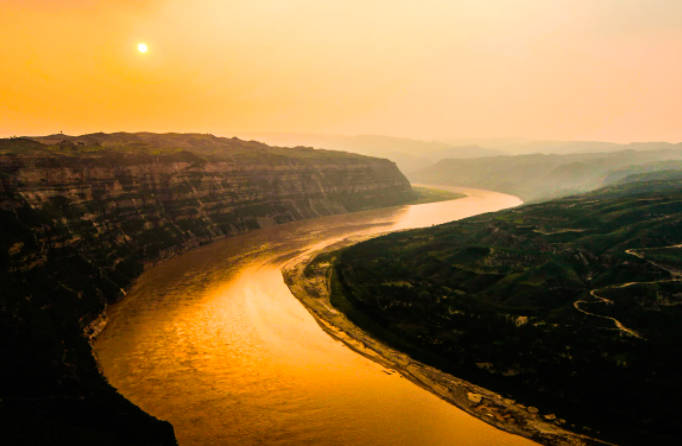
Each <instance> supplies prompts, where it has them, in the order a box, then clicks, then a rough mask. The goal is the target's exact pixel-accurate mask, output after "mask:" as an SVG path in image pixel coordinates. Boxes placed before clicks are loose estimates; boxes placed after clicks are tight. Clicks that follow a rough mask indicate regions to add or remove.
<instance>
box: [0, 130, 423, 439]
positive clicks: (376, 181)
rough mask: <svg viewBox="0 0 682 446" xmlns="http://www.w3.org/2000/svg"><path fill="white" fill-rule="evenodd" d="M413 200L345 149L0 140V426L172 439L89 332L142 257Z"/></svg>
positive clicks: (372, 161)
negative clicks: (93, 349) (106, 372)
mask: <svg viewBox="0 0 682 446" xmlns="http://www.w3.org/2000/svg"><path fill="white" fill-rule="evenodd" d="M411 198H413V192H412V190H411V188H410V185H409V183H408V182H407V180H406V179H405V178H404V176H403V175H402V174H401V173H400V172H399V171H398V169H397V168H396V167H395V165H394V164H393V163H391V162H390V161H388V160H381V159H376V158H369V157H363V156H358V155H351V154H346V153H341V152H329V151H322V150H312V149H308V148H293V149H282V148H272V147H268V146H265V145H263V144H260V143H255V142H244V141H240V140H235V139H224V138H215V137H213V136H210V135H154V134H139V135H138V134H116V135H103V134H96V135H86V136H84V137H76V138H74V137H65V136H63V135H53V136H52V137H46V138H37V139H36V138H34V139H13V140H2V141H0V223H1V224H2V231H1V232H2V234H1V235H0V278H1V279H2V283H3V288H4V289H3V295H2V297H1V298H0V343H1V344H2V348H3V353H4V355H5V364H6V365H5V366H4V367H3V368H2V371H1V372H0V373H1V374H2V375H1V376H0V383H1V384H0V398H2V399H1V400H0V417H2V419H3V421H9V422H8V428H7V429H6V430H5V433H4V435H6V436H8V437H9V439H10V440H14V441H17V442H19V441H24V440H25V441H28V442H43V443H51V444H55V443H65V442H68V443H70V444H79V443H85V442H88V443H93V442H98V443H100V444H101V443H104V444H121V443H125V444H173V443H174V438H173V434H172V428H171V427H170V425H168V424H167V423H164V422H160V421H158V420H156V419H153V418H152V417H150V416H148V415H146V414H144V413H143V412H142V411H140V410H139V409H138V408H136V407H135V406H133V405H132V404H130V403H129V402H127V401H126V400H125V399H123V398H122V397H121V396H120V395H118V394H117V393H115V392H114V390H113V389H112V388H111V387H110V386H109V385H108V384H107V383H106V382H105V380H104V378H102V377H101V376H100V375H99V373H98V371H97V366H96V363H95V361H94V359H93V358H92V356H91V354H90V349H89V345H88V342H87V341H88V340H87V335H90V334H92V331H93V330H96V329H97V327H98V326H101V325H102V324H101V322H102V317H101V315H102V313H103V311H104V309H105V308H106V305H107V303H110V302H113V301H115V300H116V299H118V298H120V297H121V296H122V295H123V294H124V292H125V291H124V290H125V289H126V288H127V287H128V286H129V285H130V283H131V282H132V280H133V279H134V278H135V277H137V276H138V275H139V274H140V273H141V272H142V270H143V268H144V265H145V264H149V263H150V262H154V261H157V260H159V259H162V258H164V257H167V256H170V255H173V254H175V253H177V252H180V251H183V250H186V249H189V248H192V247H195V246H198V245H201V244H204V243H208V242H210V241H211V240H214V239H216V238H220V237H225V236H230V235H233V234H237V233H240V232H244V231H248V230H251V229H256V228H260V227H264V226H268V225H273V224H279V223H285V222H288V221H293V220H298V219H303V218H310V217H316V216H321V215H329V214H337V213H342V212H348V211H354V210H360V209H365V208H371V207H379V206H386V205H393V204H400V203H405V202H406V201H408V200H410V199H411ZM36 425H39V426H41V428H40V429H35V428H32V427H31V426H36ZM1 435H3V434H0V436H1ZM26 439H28V440H26ZM10 442H11V441H10Z"/></svg>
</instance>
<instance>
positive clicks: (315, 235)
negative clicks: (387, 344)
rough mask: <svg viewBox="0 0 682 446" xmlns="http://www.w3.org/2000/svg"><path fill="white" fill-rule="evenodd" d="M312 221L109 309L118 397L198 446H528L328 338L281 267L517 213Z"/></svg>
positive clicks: (447, 211)
mask: <svg viewBox="0 0 682 446" xmlns="http://www.w3.org/2000/svg"><path fill="white" fill-rule="evenodd" d="M456 190H459V191H462V192H464V193H466V194H467V195H468V196H467V197H466V198H462V199H458V200H452V201H444V202H438V203H430V204H422V205H414V206H401V207H393V208H386V209H380V210H375V211H368V212H360V213H354V214H347V215H340V216H332V217H324V218H319V219H314V220H306V221H300V222H294V223H288V224H285V225H280V226H275V227H271V228H266V229H261V230H257V231H253V232H250V233H247V234H244V235H240V236H237V237H232V238H228V239H224V240H220V241H218V242H215V243H213V244H210V245H207V246H204V247H202V248H199V249H196V250H193V251H190V252H188V253H186V254H183V255H181V256H178V257H175V258H173V259H170V260H167V261H164V262H162V263H159V264H158V265H156V266H154V267H152V268H150V269H148V270H147V271H145V272H144V274H143V275H142V276H141V277H140V278H139V279H138V281H137V282H136V284H135V286H134V287H133V288H132V289H131V290H130V292H129V294H128V296H127V297H126V298H125V299H124V300H123V301H122V302H121V303H119V304H116V305H114V306H112V307H110V308H109V323H108V325H107V327H106V329H105V330H104V332H103V333H102V334H100V336H99V337H98V338H97V340H96V343H95V349H94V350H95V354H96V356H97V359H98V362H99V364H100V366H101V368H102V370H103V372H104V374H105V376H106V377H107V379H108V380H109V382H111V384H112V385H113V386H114V387H116V388H117V389H118V390H119V392H121V393H122V394H123V395H124V396H125V397H126V398H128V399H129V400H131V401H132V402H133V403H135V404H137V405H138V406H140V407H141V408H142V409H143V410H145V411H146V412H148V413H150V414H152V415H154V416H156V417H158V418H161V419H164V420H168V421H170V422H171V423H172V424H173V426H174V428H175V433H176V436H177V438H178V441H179V443H180V445H181V446H188V445H228V444H229V445H251V444H283V445H284V444H286V445H306V444H323V445H420V446H427V445H462V446H463V445H520V444H531V442H530V441H529V440H526V439H524V438H521V437H519V436H516V435H512V434H509V433H506V432H503V431H500V430H498V429H496V428H494V427H492V426H490V425H488V424H486V423H484V422H483V421H480V420H478V419H476V418H474V417H472V416H471V415H469V414H467V413H465V412H463V411H461V410H459V409H458V408H456V407H455V406H452V405H450V404H448V403H446V402H445V401H443V400H441V399H439V398H437V397H436V396H434V395H432V394H431V393H429V392H428V391H426V390H424V389H422V388H421V387H418V386H417V385H415V384H413V383H412V382H410V381H408V380H406V379H404V378H402V377H401V376H400V375H399V374H398V373H396V372H394V371H392V370H387V369H385V368H384V367H382V366H380V365H378V364H376V363H374V362H372V361H371V360H369V359H367V358H365V357H363V356H361V355H359V354H357V353H355V352H353V351H352V350H350V349H348V348H347V347H345V346H344V345H343V344H342V343H340V342H338V341H336V340H334V339H332V338H331V337H330V336H328V335H327V334H326V333H325V332H324V331H322V329H321V328H320V327H319V326H318V325H317V323H316V322H315V321H314V319H313V317H312V316H311V315H310V314H309V313H308V312H307V311H306V310H305V308H304V307H303V306H302V305H301V304H300V303H299V302H298V300H296V298H294V297H293V296H292V295H291V293H290V292H289V289H288V288H287V287H286V285H285V284H284V281H283V279H282V275H281V272H280V268H281V265H282V264H284V263H285V262H287V261H289V260H291V259H292V258H293V257H295V256H296V255H299V254H300V253H301V252H304V251H306V250H309V249H319V248H322V247H324V246H326V245H328V244H330V243H332V242H335V241H337V240H340V239H343V238H345V237H347V236H355V235H360V234H378V233H382V232H386V231H392V230H399V229H406V228H414V227H422V226H430V225H433V224H439V223H443V222H446V221H451V220H455V219H459V218H464V217H467V216H471V215H475V214H480V213H483V212H489V211H494V210H499V209H502V208H506V207H510V206H515V205H518V204H519V203H520V200H519V199H518V198H516V197H513V196H510V195H505V194H500V193H496V192H489V191H482V190H474V189H461V188H460V189H456Z"/></svg>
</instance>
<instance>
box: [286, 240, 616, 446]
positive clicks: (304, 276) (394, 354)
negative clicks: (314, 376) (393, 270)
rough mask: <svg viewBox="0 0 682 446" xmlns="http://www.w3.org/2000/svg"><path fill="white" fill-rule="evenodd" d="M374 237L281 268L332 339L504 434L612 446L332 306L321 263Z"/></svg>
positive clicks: (327, 274)
mask: <svg viewBox="0 0 682 446" xmlns="http://www.w3.org/2000/svg"><path fill="white" fill-rule="evenodd" d="M373 237H376V235H375V236H366V237H356V238H346V239H344V240H343V241H341V242H337V243H334V244H331V245H329V246H327V247H325V248H323V249H321V250H317V251H309V252H306V253H304V254H302V255H299V256H297V257H295V258H294V259H292V260H290V261H288V262H287V263H285V264H283V265H282V276H283V278H284V281H285V283H286V284H287V286H288V287H289V289H290V291H291V293H292V294H293V295H294V296H295V297H296V298H297V299H298V300H299V301H300V302H301V304H302V305H303V306H304V308H305V309H306V310H307V311H308V312H309V313H310V314H311V315H312V316H313V318H314V319H315V321H316V322H317V323H318V325H319V326H320V327H321V328H322V329H323V330H324V331H325V332H326V333H327V334H329V335H330V336H331V337H333V338H335V339H337V340H339V341H341V342H343V343H344V344H345V345H346V346H347V347H349V348H350V349H352V350H354V351H355V352H357V353H359V354H361V355H363V356H365V357H367V358H369V359H371V360H372V361H375V362H377V363H379V364H381V365H382V366H384V367H387V368H389V369H391V370H395V371H396V372H398V373H399V374H400V375H402V376H403V377H405V378H407V379H408V380H410V381H412V382H413V383H415V384H417V385H418V386H420V387H422V388H424V389H425V390H428V391H429V392H431V393H433V394H434V395H436V396H438V397H439V398H442V399H443V400H445V401H447V402H449V403H451V404H453V405H455V406H456V407H458V408H460V409H462V410H463V411H465V412H467V413H468V414H470V415H472V416H474V417H476V418H478V419H480V420H482V421H484V422H486V423H488V424H490V425H492V426H494V427H496V428H498V429H501V430H503V431H506V432H510V433H512V434H516V435H520V436H523V437H526V438H529V439H531V440H533V441H536V442H538V443H541V444H545V445H552V446H554V445H556V446H559V445H562V446H563V445H612V443H608V442H605V441H601V440H598V439H595V438H591V437H589V436H586V435H582V434H578V433H575V432H571V431H568V430H566V429H564V428H563V427H561V424H563V422H564V421H563V420H558V419H557V418H556V416H555V415H554V414H540V413H539V412H538V410H537V409H536V408H534V407H526V406H524V405H522V404H520V403H517V402H516V401H514V400H511V399H508V398H504V397H503V396H502V395H500V394H498V393H495V392H493V391H491V390H488V389H485V388H483V387H480V386H477V385H475V384H472V383H470V382H468V381H465V380H463V379H460V378H457V377H455V376H453V375H450V374H448V373H445V372H443V371H441V370H439V369H437V368H435V367H432V366H429V365H426V364H424V363H422V362H419V361H416V360H414V359H412V358H411V357H410V356H409V355H407V354H406V353H403V352H401V351H398V350H396V349H394V348H392V347H389V346H388V345H386V344H384V343H382V342H380V341H378V340H376V339H374V338H373V337H372V336H371V335H370V334H368V333H367V332H365V331H364V330H363V329H361V328H360V327H358V326H357V325H355V324H354V323H353V322H351V321H350V319H348V318H347V317H346V316H345V314H343V313H342V312H340V311H338V310H337V309H336V308H334V307H333V305H332V304H331V302H330V289H329V278H330V274H331V263H330V262H321V261H317V260H318V259H319V256H320V255H322V254H330V253H333V252H334V251H337V250H339V249H342V248H345V247H348V246H351V245H353V244H355V243H359V242H361V241H364V240H366V239H369V238H373Z"/></svg>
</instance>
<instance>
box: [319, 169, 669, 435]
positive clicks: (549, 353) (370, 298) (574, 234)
mask: <svg viewBox="0 0 682 446" xmlns="http://www.w3.org/2000/svg"><path fill="white" fill-rule="evenodd" d="M636 178H637V179H639V180H640V181H638V182H634V183H626V182H624V183H620V184H617V185H614V186H611V187H607V188H603V189H600V190H598V191H595V192H592V193H588V194H584V195H578V196H573V197H568V198H564V199H559V200H554V201H550V202H546V203H541V204H535V205H527V206H523V207H520V208H515V209H511V210H506V211H502V212H497V213H492V214H486V215H482V216H477V217H473V218H469V219H466V220H462V221H457V222H453V223H448V224H445V225H441V226H437V227H432V228H428V229H421V230H414V231H408V232H401V233H395V234H391V235H387V236H384V237H380V238H377V239H373V240H370V241H367V242H364V243H360V244H358V245H355V246H352V247H350V248H347V249H345V250H342V251H340V252H338V253H337V254H336V257H335V261H334V262H335V263H334V269H333V276H332V302H333V303H334V305H336V306H337V307H338V308H340V309H341V310H343V311H344V312H345V313H346V314H347V315H348V316H349V317H350V318H351V319H352V320H353V321H354V322H355V323H356V324H358V325H360V326H362V327H363V328H365V329H367V330H369V331H370V332H371V333H373V334H374V335H376V336H377V337H379V338H381V339H383V340H385V341H387V342H388V343H390V344H392V345H393V346H395V347H397V348H400V349H402V350H404V351H407V352H409V353H410V354H411V355H413V356H414V357H416V358H418V359H420V360H423V361H425V362H427V363H430V364H432V365H435V366H437V367H439V368H441V369H444V370H446V371H449V372H451V373H453V374H455V375H456V376H460V377H463V378H465V379H468V380H470V381H472V382H474V383H476V384H480V385H483V386H486V387H488V388H491V389H492V390H495V391H498V392H501V393H503V394H505V395H507V396H509V397H510V398H514V399H517V400H518V401H520V402H523V403H524V404H526V405H533V406H537V407H539V408H540V409H541V412H542V413H556V414H557V416H558V417H561V418H565V419H567V420H568V423H569V426H571V425H574V427H573V428H574V429H577V430H584V431H585V432H587V433H591V434H595V435H597V436H600V437H602V438H606V439H609V440H615V441H617V442H621V443H630V444H643V443H642V442H645V440H646V442H650V443H649V444H670V442H671V441H673V439H676V438H678V437H679V435H680V433H682V432H681V431H680V425H679V423H678V421H677V417H676V414H677V413H679V409H678V408H677V402H676V401H675V400H674V398H675V397H676V396H678V395H682V384H681V382H680V379H679V376H680V374H681V373H682V360H681V358H682V324H680V321H682V283H681V282H680V281H679V280H680V275H681V274H682V249H681V248H682V246H681V244H682V178H680V176H679V175H675V174H672V173H670V174H668V175H664V176H663V178H661V176H660V175H650V176H649V177H647V176H641V175H640V176H639V177H636Z"/></svg>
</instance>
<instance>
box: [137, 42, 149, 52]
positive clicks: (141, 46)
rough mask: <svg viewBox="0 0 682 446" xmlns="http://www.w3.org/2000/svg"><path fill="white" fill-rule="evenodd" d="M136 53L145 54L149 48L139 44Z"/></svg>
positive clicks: (142, 43) (144, 44) (141, 43)
mask: <svg viewBox="0 0 682 446" xmlns="http://www.w3.org/2000/svg"><path fill="white" fill-rule="evenodd" d="M137 51H139V52H140V53H146V52H147V51H149V47H148V46H147V44H146V43H144V42H140V43H138V44H137Z"/></svg>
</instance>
